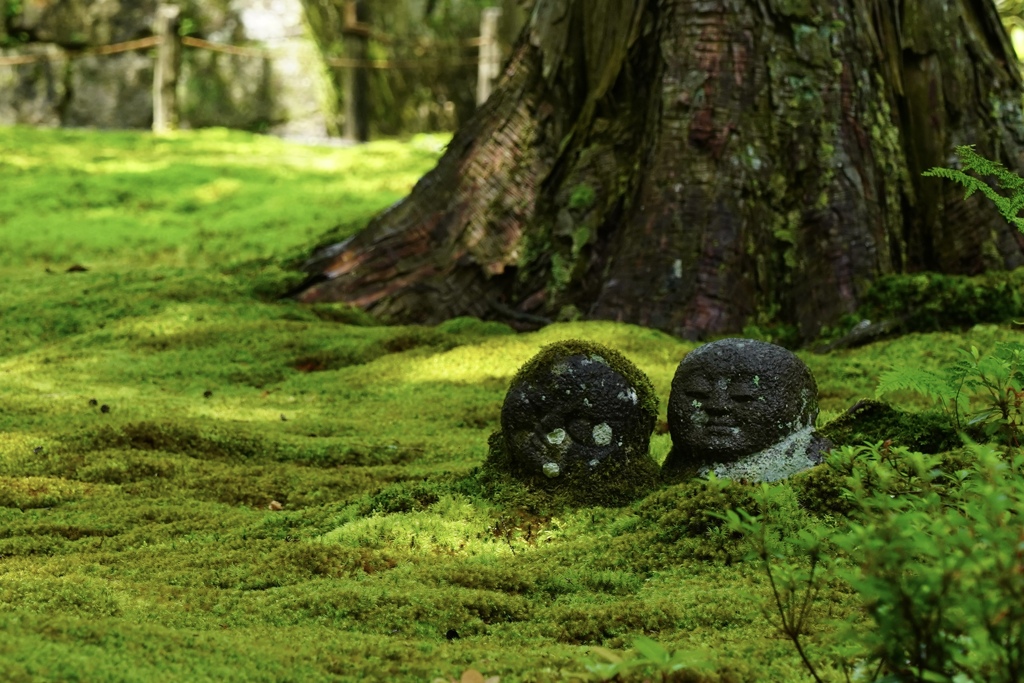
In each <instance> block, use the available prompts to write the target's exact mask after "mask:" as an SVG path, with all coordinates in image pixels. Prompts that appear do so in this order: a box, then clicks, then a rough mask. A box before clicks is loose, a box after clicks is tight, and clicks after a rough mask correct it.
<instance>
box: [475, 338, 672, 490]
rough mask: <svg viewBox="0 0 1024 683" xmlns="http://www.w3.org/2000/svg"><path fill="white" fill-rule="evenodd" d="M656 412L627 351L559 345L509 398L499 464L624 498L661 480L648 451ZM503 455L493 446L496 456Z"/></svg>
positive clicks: (552, 485)
mask: <svg viewBox="0 0 1024 683" xmlns="http://www.w3.org/2000/svg"><path fill="white" fill-rule="evenodd" d="M657 410H658V399H657V396H656V395H655V393H654V389H653V387H652V386H651V383H650V380H649V379H648V378H647V376H646V375H645V374H644V373H643V372H642V371H640V370H639V369H638V368H637V367H636V366H635V365H633V363H631V362H630V361H629V360H628V359H626V358H625V356H623V355H622V354H620V353H618V352H617V351H614V350H612V349H609V348H607V347H605V346H602V345H600V344H596V343H592V342H586V341H580V340H566V341H561V342H558V343H556V344H552V345H550V346H547V347H545V348H544V349H542V350H541V351H540V353H538V354H537V355H536V356H535V357H534V358H533V359H531V360H530V361H528V362H527V363H526V364H525V365H524V366H523V367H522V368H521V369H520V370H519V372H518V373H517V374H516V376H515V377H514V378H513V380H512V383H511V385H510V387H509V390H508V393H507V395H506V396H505V402H504V404H503V405H502V409H501V428H502V439H501V440H500V445H501V447H502V448H501V450H502V451H503V453H502V454H501V455H502V458H501V460H502V461H503V462H501V463H500V466H501V468H502V469H504V470H506V471H507V473H508V474H511V475H512V476H514V477H516V478H517V479H519V480H520V481H522V482H524V483H527V484H529V485H531V486H532V487H534V488H541V489H548V490H550V489H569V490H576V489H579V490H580V491H583V490H587V491H588V494H587V495H585V496H584V498H585V499H586V500H587V501H589V502H594V503H596V502H605V503H611V502H612V501H613V500H614V502H615V503H620V502H623V501H622V498H623V496H622V493H623V492H624V491H633V490H640V489H646V488H648V484H649V485H650V486H653V485H654V484H655V483H656V481H657V466H656V465H655V463H654V461H653V460H652V459H651V457H650V454H649V452H648V451H649V446H650V438H651V433H652V431H653V430H654V423H655V420H656V417H657ZM497 455H498V454H496V453H494V449H493V448H492V460H493V459H494V458H495V457H496V456H497ZM494 464H499V463H494ZM635 479H639V480H642V481H643V482H645V483H644V484H643V485H641V486H638V482H637V481H633V480H635ZM627 497H632V494H630V495H629V496H627ZM578 502H582V501H579V500H578Z"/></svg>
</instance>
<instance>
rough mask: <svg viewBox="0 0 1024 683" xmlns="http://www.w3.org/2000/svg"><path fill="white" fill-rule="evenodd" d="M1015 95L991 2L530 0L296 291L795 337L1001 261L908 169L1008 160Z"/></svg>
mask: <svg viewBox="0 0 1024 683" xmlns="http://www.w3.org/2000/svg"><path fill="white" fill-rule="evenodd" d="M1021 97H1022V85H1021V79H1020V75H1019V73H1018V71H1017V64H1016V58H1015V56H1014V53H1013V51H1012V48H1011V46H1010V44H1009V40H1008V38H1007V36H1006V34H1005V31H1004V29H1003V27H1002V25H1001V23H1000V20H999V17H998V15H997V13H996V10H995V8H994V7H993V5H992V2H991V0H958V1H956V0H955V1H954V2H948V1H947V0H903V1H902V2H895V1H894V0H539V1H538V2H537V4H536V6H535V9H534V13H533V16H532V18H531V21H530V23H529V25H528V26H527V27H526V29H525V30H524V33H523V35H522V36H521V37H520V40H519V42H518V44H517V46H516V48H515V50H514V52H513V55H512V57H511V59H510V61H509V62H508V64H507V65H506V67H505V70H504V73H503V75H502V78H501V79H500V81H499V83H498V85H497V87H496V90H495V92H494V93H493V94H492V96H491V98H490V99H489V100H488V101H487V103H486V104H485V105H484V106H483V107H482V108H481V109H480V111H479V112H478V113H477V115H476V116H475V117H474V118H473V119H472V120H470V121H469V122H468V123H467V125H465V126H464V127H463V128H462V129H461V130H459V131H458V132H457V133H456V134H455V137H454V139H453V140H452V142H451V144H450V145H449V148H448V150H447V152H446V153H445V155H444V156H443V157H442V159H441V160H440V161H439V163H438V165H437V167H436V168H435V169H434V170H432V171H431V172H430V173H428V174H427V175H426V176H424V177H423V178H422V179H421V180H420V182H419V183H418V184H417V185H416V187H415V188H414V190H413V191H412V193H411V194H410V195H409V197H407V198H406V199H405V200H404V201H402V202H400V203H399V204H397V205H396V206H394V207H392V208H391V209H389V210H387V211H385V212H384V213H382V214H380V215H378V216H377V217H376V218H374V219H373V220H372V221H371V222H370V224H369V225H368V226H367V228H366V229H364V230H363V231H362V232H360V233H358V234H357V235H355V236H354V237H353V238H351V239H350V240H348V241H346V242H344V243H341V244H337V245H332V246H331V247H328V248H325V249H322V250H320V251H319V252H317V253H316V254H314V256H313V257H312V258H311V259H310V261H309V262H308V263H307V267H308V269H309V271H310V273H311V278H310V279H309V280H308V281H307V283H305V286H304V288H303V289H302V291H301V293H299V294H298V298H299V299H300V300H302V301H347V302H350V303H352V304H355V305H358V306H361V307H363V308H366V309H368V310H370V311H371V312H373V313H375V314H377V315H379V316H381V317H382V318H384V319H386V320H395V321H409V322H425V323H432V322H436V321H440V320H443V319H446V318H449V317H453V316H456V315H476V316H480V317H486V318H499V319H502V318H504V319H509V320H512V321H516V320H518V321H526V322H529V321H534V322H536V321H539V320H542V319H545V318H558V317H561V318H566V317H574V316H576V315H582V316H583V317H587V318H601V319H614V320H622V321H627V322H632V323H638V324H642V325H647V326H651V327H656V328H660V329H663V330H666V331H668V332H671V333H673V334H676V335H679V336H682V337H686V338H701V337H705V336H708V335H714V334H722V333H728V332H736V331H739V330H742V329H743V327H744V326H746V325H750V324H764V323H767V322H781V323H786V324H790V325H794V326H796V327H797V329H798V330H799V333H800V335H801V336H802V337H803V338H811V337H814V336H815V335H817V334H818V333H819V331H820V329H821V327H822V326H823V325H829V324H833V323H834V322H835V321H837V320H838V319H839V318H841V316H843V315H844V314H846V313H849V312H851V311H853V310H854V309H855V308H856V306H857V303H858V300H859V299H860V298H861V297H862V296H863V295H864V293H865V292H866V291H867V289H868V287H869V286H870V284H871V282H872V281H873V280H874V279H875V278H876V277H878V276H879V275H882V274H886V273H893V272H913V271H918V270H938V271H944V272H950V273H975V272H978V271H981V270H984V269H1000V268H1012V267H1017V266H1019V265H1022V264H1024V240H1022V239H1021V236H1020V235H1019V233H1017V232H1016V230H1014V229H1012V228H1011V227H1010V226H1008V225H1007V224H1006V222H1005V221H1004V220H1003V219H1002V218H1001V217H1000V216H999V215H998V213H997V212H996V211H995V210H994V209H993V208H992V207H990V206H988V205H986V203H985V201H983V200H982V199H981V198H980V197H974V198H972V199H971V200H969V201H966V202H965V201H964V200H963V196H962V193H961V192H960V190H959V189H958V188H957V187H955V186H953V184H952V183H946V182H942V181H939V180H936V179H931V178H922V177H921V175H920V174H921V172H922V171H924V170H926V169H927V168H929V167H932V166H937V165H943V166H945V165H949V164H951V163H953V162H954V161H955V158H954V157H953V156H952V149H953V147H954V146H955V145H958V144H975V145H976V146H977V149H978V151H979V152H980V153H981V154H983V155H986V156H988V157H990V158H996V159H999V160H1000V161H1002V162H1003V163H1004V164H1006V165H1007V166H1008V167H1010V168H1011V169H1021V168H1022V167H1024V118H1022V111H1021Z"/></svg>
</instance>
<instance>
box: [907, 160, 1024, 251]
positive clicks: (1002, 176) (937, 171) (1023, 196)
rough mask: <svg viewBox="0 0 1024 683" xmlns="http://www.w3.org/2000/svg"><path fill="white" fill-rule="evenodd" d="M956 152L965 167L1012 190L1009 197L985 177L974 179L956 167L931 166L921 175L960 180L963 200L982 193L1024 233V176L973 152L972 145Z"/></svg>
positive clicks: (958, 181)
mask: <svg viewBox="0 0 1024 683" xmlns="http://www.w3.org/2000/svg"><path fill="white" fill-rule="evenodd" d="M956 155H957V157H958V158H959V159H960V163H961V164H962V165H963V167H964V170H966V171H971V172H973V173H977V174H979V175H983V176H992V177H994V178H995V179H996V182H997V184H998V185H999V187H1000V188H1002V189H1004V190H1009V191H1010V193H1011V194H1010V196H1009V197H1006V196H1003V195H1002V194H1000V193H999V192H997V191H996V190H995V189H994V188H992V186H990V185H989V184H988V183H987V182H985V181H984V180H981V179H979V178H975V177H974V176H972V175H968V174H967V173H965V172H964V171H961V170H959V169H955V168H941V167H935V168H930V169H928V170H927V171H925V172H924V173H922V174H921V175H924V176H928V177H930V178H945V179H946V180H952V181H954V182H957V183H960V184H961V185H963V187H964V199H968V198H969V197H970V196H971V195H973V194H974V193H975V192H981V193H982V194H983V195H985V196H986V197H988V198H989V199H990V200H991V201H992V203H993V204H995V205H996V208H997V209H999V213H1001V214H1002V216H1003V218H1005V219H1006V220H1007V221H1008V222H1009V223H1011V224H1012V225H1015V226H1017V229H1018V230H1020V231H1021V232H1024V218H1021V217H1020V216H1019V214H1020V212H1021V210H1024V178H1021V177H1020V176H1019V175H1017V174H1016V173H1013V172H1012V171H1009V170H1007V168H1006V167H1005V166H1003V165H1002V164H1000V163H999V162H996V161H991V160H989V159H986V158H985V157H983V156H981V155H980V154H978V153H977V152H975V151H974V146H973V145H961V146H959V147H957V148H956Z"/></svg>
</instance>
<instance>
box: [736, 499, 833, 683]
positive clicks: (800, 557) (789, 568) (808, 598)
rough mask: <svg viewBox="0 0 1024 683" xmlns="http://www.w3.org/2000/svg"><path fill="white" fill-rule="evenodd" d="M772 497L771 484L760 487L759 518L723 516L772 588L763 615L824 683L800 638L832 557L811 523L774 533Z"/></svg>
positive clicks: (829, 573)
mask: <svg viewBox="0 0 1024 683" xmlns="http://www.w3.org/2000/svg"><path fill="white" fill-rule="evenodd" d="M773 494H774V490H773V487H772V486H770V485H769V484H761V488H760V489H759V491H758V493H757V494H756V495H755V497H754V498H755V500H756V501H757V505H758V508H759V509H760V510H762V511H763V512H762V513H761V514H759V515H752V514H750V513H749V512H747V511H745V510H743V509H734V510H728V511H727V512H726V513H725V514H724V515H723V517H724V518H725V520H726V521H727V523H728V526H729V528H730V529H731V530H733V531H736V532H739V533H742V534H743V535H744V536H746V537H747V538H749V539H751V540H752V541H753V550H752V553H751V554H752V555H753V556H754V557H756V558H757V559H758V560H760V562H761V563H762V565H763V567H764V572H765V575H766V576H767V577H768V584H769V586H770V587H771V594H772V602H773V607H774V617H773V612H772V611H771V610H765V616H766V617H768V620H769V621H770V622H772V624H773V626H775V627H776V628H778V630H779V631H780V632H781V633H782V634H783V635H785V636H786V638H788V639H789V640H790V642H792V643H793V647H794V648H795V649H796V651H797V654H799V655H800V661H802V662H803V664H804V666H805V667H806V668H807V671H808V672H809V673H810V674H811V677H812V678H813V679H814V680H815V682H816V683H823V679H822V677H821V675H820V674H819V672H818V667H817V666H816V665H815V663H814V662H813V661H812V659H811V657H810V654H809V653H808V650H807V647H806V645H805V641H804V640H803V636H804V635H806V634H807V633H809V632H810V630H811V626H812V622H813V621H814V608H815V604H816V602H817V600H818V597H819V596H820V594H821V592H822V589H823V588H824V587H825V586H826V585H827V583H828V581H829V580H830V578H831V577H832V575H833V570H834V559H835V558H834V557H833V556H831V555H829V554H828V553H826V552H825V539H824V533H825V529H824V528H823V527H821V526H818V525H810V526H808V527H806V528H804V529H801V530H799V531H798V532H796V533H793V534H786V535H785V536H782V535H780V534H778V533H773V531H774V530H773V529H772V528H771V527H772V524H771V519H770V515H772V514H773V511H774V510H775V509H777V508H778V507H779V506H778V505H777V504H775V503H773V498H774V497H775V496H774V495H773ZM779 536H782V542H780V539H779Z"/></svg>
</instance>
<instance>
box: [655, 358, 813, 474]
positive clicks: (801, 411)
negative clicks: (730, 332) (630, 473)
mask: <svg viewBox="0 0 1024 683" xmlns="http://www.w3.org/2000/svg"><path fill="white" fill-rule="evenodd" d="M817 396H818V388H817V385H816V384H815V382H814V377H813V376H812V375H811V371H810V370H809V369H808V368H807V366H806V365H805V364H804V363H803V361H801V360H800V359H799V358H797V357H796V356H795V355H794V354H793V353H792V352H791V351H788V350H787V349H784V348H782V347H781V346H776V345H775V344H768V343H766V342H761V341H755V340H752V339H722V340H719V341H716V342H712V343H710V344H705V345H704V346H700V347H698V348H696V349H694V350H693V351H691V352H690V353H689V354H687V355H686V357H685V358H683V360H682V362H681V363H680V364H679V367H678V368H677V369H676V374H675V377H674V378H673V380H672V393H671V396H670V398H669V405H668V423H669V431H670V432H671V434H672V444H673V448H672V452H671V453H670V454H669V457H668V459H667V460H666V462H665V471H666V473H667V474H675V473H677V472H682V471H691V470H693V471H696V470H700V469H701V468H702V467H705V466H709V465H712V464H715V463H729V462H735V461H737V460H739V459H741V458H744V457H746V456H751V455H753V454H756V453H760V452H762V451H765V449H768V448H770V447H772V446H774V445H776V444H779V443H780V442H783V441H784V440H786V439H787V438H788V437H790V436H792V435H794V434H798V433H801V434H804V433H805V434H806V435H807V437H808V439H807V440H808V441H810V439H811V433H812V430H813V427H814V422H815V419H816V418H817V416H818V399H817ZM757 478H761V477H757Z"/></svg>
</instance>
